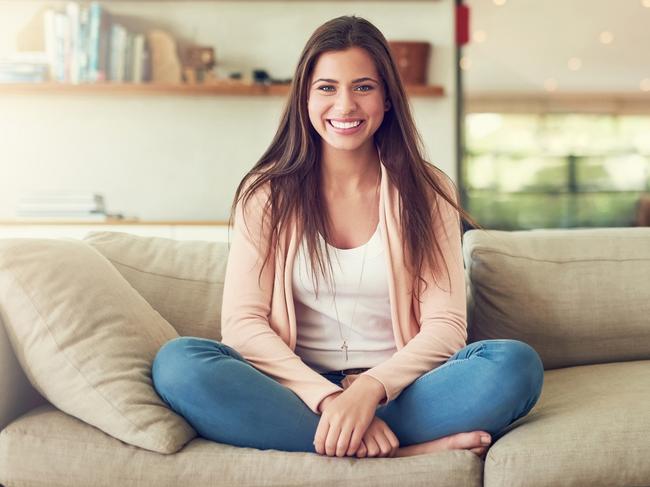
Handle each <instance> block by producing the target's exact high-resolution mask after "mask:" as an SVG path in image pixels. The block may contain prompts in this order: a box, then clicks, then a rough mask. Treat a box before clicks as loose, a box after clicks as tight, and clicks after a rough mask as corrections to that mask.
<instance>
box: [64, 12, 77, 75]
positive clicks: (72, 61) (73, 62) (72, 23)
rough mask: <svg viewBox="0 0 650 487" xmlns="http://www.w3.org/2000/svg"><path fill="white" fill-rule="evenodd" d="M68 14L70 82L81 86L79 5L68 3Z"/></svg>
mask: <svg viewBox="0 0 650 487" xmlns="http://www.w3.org/2000/svg"><path fill="white" fill-rule="evenodd" d="M65 11H66V13H67V14H68V29H69V32H70V34H69V35H70V41H69V46H70V48H69V49H70V50H69V70H70V75H69V76H70V78H69V79H70V82H71V83H73V84H79V4H78V3H76V2H68V3H67V4H66V6H65Z"/></svg>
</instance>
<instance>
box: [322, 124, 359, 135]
mask: <svg viewBox="0 0 650 487" xmlns="http://www.w3.org/2000/svg"><path fill="white" fill-rule="evenodd" d="M364 123H365V120H361V123H360V124H359V125H357V126H356V127H352V128H349V129H340V128H337V127H335V126H334V125H332V121H331V120H327V125H329V127H330V129H331V130H333V131H334V132H335V133H337V134H341V135H352V134H355V133H357V132H358V131H359V130H361V127H362V126H363V124H364Z"/></svg>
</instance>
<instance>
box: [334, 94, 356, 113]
mask: <svg viewBox="0 0 650 487" xmlns="http://www.w3.org/2000/svg"><path fill="white" fill-rule="evenodd" d="M335 108H336V109H337V110H338V111H339V112H340V113H342V114H343V113H351V112H354V110H356V108H357V103H356V101H355V100H354V97H353V95H352V93H351V92H349V91H348V90H340V91H339V92H338V94H337V97H336V104H335Z"/></svg>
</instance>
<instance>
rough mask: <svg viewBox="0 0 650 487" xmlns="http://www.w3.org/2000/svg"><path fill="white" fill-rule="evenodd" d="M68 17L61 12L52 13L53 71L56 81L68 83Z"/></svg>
mask: <svg viewBox="0 0 650 487" xmlns="http://www.w3.org/2000/svg"><path fill="white" fill-rule="evenodd" d="M68 37H69V32H68V16H67V15H66V14H64V13H63V12H56V11H55V12H54V38H55V39H56V41H55V49H54V50H55V55H56V61H55V68H56V69H55V71H56V78H55V79H56V81H60V82H65V81H68V77H67V76H68V70H67V67H66V60H67V49H68Z"/></svg>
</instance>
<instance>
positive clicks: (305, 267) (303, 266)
mask: <svg viewBox="0 0 650 487" xmlns="http://www.w3.org/2000/svg"><path fill="white" fill-rule="evenodd" d="M319 241H320V244H321V246H323V245H327V247H328V249H329V252H330V258H331V259H332V272H333V278H334V282H335V286H336V308H337V309H338V314H339V318H340V319H341V331H342V332H343V336H344V337H346V338H347V343H348V361H347V362H346V361H345V352H344V351H343V350H342V349H341V345H342V344H343V340H342V339H341V335H340V333H339V325H338V323H337V320H336V311H335V308H334V300H333V294H332V293H331V292H330V290H329V287H328V285H327V283H326V281H325V278H324V277H323V276H320V279H319V289H318V300H317V299H316V292H315V289H314V286H313V282H312V276H311V268H310V263H309V254H308V252H307V243H306V240H305V239H303V241H302V242H301V244H300V246H299V248H298V251H297V252H296V260H295V261H294V266H293V276H292V285H293V298H294V303H295V308H296V321H297V338H296V350H295V352H296V354H297V355H298V356H299V357H300V358H301V359H302V360H303V362H305V363H306V364H307V365H308V366H310V367H311V368H312V369H314V370H316V371H317V372H320V373H322V372H328V371H332V370H341V369H349V368H361V367H367V368H371V367H374V366H375V365H378V364H380V363H382V362H384V361H386V360H387V359H389V358H390V357H391V356H392V355H393V353H395V352H396V351H397V348H396V346H395V338H394V335H393V328H392V325H391V318H390V301H389V296H388V274H387V271H386V262H385V254H384V249H383V245H382V242H381V234H380V230H379V226H377V229H376V230H375V233H374V234H373V235H372V237H371V238H370V240H369V241H368V242H367V244H366V245H368V250H367V254H366V264H365V268H364V272H363V280H362V282H361V286H360V288H359V297H358V301H357V307H356V311H355V313H354V322H351V321H350V320H351V318H352V312H353V308H354V302H355V299H356V293H357V287H358V286H359V276H360V275H361V264H362V260H363V253H364V247H365V245H362V246H360V247H356V248H354V249H337V248H336V247H333V246H331V245H329V244H328V243H327V242H325V239H323V237H322V236H321V235H319ZM337 257H338V259H337Z"/></svg>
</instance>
